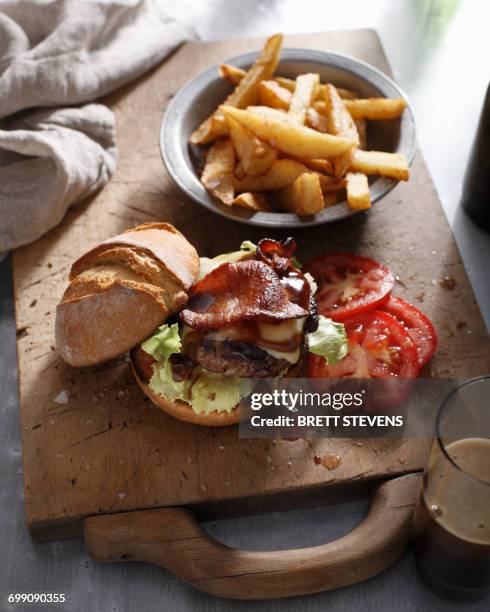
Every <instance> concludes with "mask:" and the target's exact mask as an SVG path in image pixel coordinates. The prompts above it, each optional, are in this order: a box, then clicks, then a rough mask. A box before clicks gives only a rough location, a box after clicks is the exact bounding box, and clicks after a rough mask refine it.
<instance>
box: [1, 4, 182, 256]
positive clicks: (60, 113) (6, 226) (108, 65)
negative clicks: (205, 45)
mask: <svg viewBox="0 0 490 612" xmlns="http://www.w3.org/2000/svg"><path fill="white" fill-rule="evenodd" d="M191 35H192V33H191V31H190V29H189V28H188V27H187V26H185V25H183V24H181V23H178V22H176V21H174V20H172V19H169V18H167V19H166V18H165V16H162V15H161V13H160V12H158V11H157V9H156V8H155V7H154V5H153V3H152V2H151V0H139V1H133V2H132V3H130V4H128V2H127V1H126V2H125V3H123V2H122V1H121V2H113V1H108V0H106V1H101V0H90V1H88V0H51V1H50V2H48V3H47V2H46V1H45V0H15V1H10V0H7V1H5V0H3V1H1V2H0V92H1V95H0V119H1V118H3V120H2V121H0V251H3V250H7V249H12V248H15V247H17V246H20V245H22V244H26V243H28V242H31V241H33V240H35V239H37V238H38V237H40V236H41V235H42V234H44V233H45V232H46V231H47V230H49V229H51V228H52V227H54V226H55V225H57V224H58V223H59V222H60V221H61V219H62V218H63V215H64V214H65V212H66V210H67V208H68V207H69V206H70V205H71V204H74V203H76V202H78V201H80V200H82V199H83V198H85V197H87V196H88V195H90V194H91V193H93V192H94V191H96V190H97V189H100V188H101V187H102V186H103V185H104V184H105V183H106V182H107V181H108V180H109V179H110V177H111V176H112V174H113V173H114V170H115V168H116V164H117V150H116V146H115V125H114V116H113V114H112V112H111V111H110V110H109V109H108V108H106V107H105V106H103V105H101V104H83V105H81V106H80V107H78V108H70V107H69V105H74V104H81V103H85V102H89V101H91V100H94V99H96V98H98V97H100V96H102V95H105V94H107V93H109V92H111V91H113V90H115V89H117V88H119V87H121V86H122V85H124V84H125V83H128V82H130V81H132V80H133V79H135V78H136V77H138V76H139V75H141V74H143V73H144V72H145V71H147V70H148V69H149V68H151V67H152V66H154V65H155V64H157V63H158V62H159V61H161V60H162V59H163V58H164V57H165V56H166V55H167V54H168V53H169V52H170V51H171V50H172V49H174V48H175V47H176V46H177V45H179V44H180V43H181V42H183V41H184V40H186V39H187V38H189V37H190V36H191ZM39 107H42V108H39ZM47 107H65V108H47ZM33 108H35V109H36V110H29V109H33ZM14 114H15V115H14ZM12 115H14V116H12Z"/></svg>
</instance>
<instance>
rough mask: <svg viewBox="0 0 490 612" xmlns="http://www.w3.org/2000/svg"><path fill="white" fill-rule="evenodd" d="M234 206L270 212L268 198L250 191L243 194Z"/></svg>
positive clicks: (236, 199) (235, 200) (234, 201)
mask: <svg viewBox="0 0 490 612" xmlns="http://www.w3.org/2000/svg"><path fill="white" fill-rule="evenodd" d="M233 204H234V205H235V206H240V207H241V208H246V209H247V210H254V211H256V212H267V211H270V206H269V203H268V201H267V196H266V195H265V194H264V193H252V192H250V191H249V192H246V193H241V194H240V195H237V196H236V198H235V199H234V200H233Z"/></svg>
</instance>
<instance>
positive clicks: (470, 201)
mask: <svg viewBox="0 0 490 612" xmlns="http://www.w3.org/2000/svg"><path fill="white" fill-rule="evenodd" d="M461 203H462V206H463V209H464V211H465V212H466V214H467V215H468V216H469V217H470V218H471V219H472V221H473V222H474V223H476V225H478V226H479V227H481V229H483V230H485V231H487V232H490V85H489V87H488V89H487V94H486V96H485V102H484V104H483V109H482V112H481V116H480V122H479V124H478V130H477V132H476V136H475V141H474V142H473V148H472V151H471V155H470V160H469V162H468V167H467V168H466V175H465V178H464V182H463V194H462V201H461Z"/></svg>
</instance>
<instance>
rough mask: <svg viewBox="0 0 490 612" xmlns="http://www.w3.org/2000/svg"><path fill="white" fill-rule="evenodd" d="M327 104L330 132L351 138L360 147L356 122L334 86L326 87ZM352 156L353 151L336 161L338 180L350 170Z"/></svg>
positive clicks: (335, 167) (335, 168)
mask: <svg viewBox="0 0 490 612" xmlns="http://www.w3.org/2000/svg"><path fill="white" fill-rule="evenodd" d="M325 102H326V109H325V111H326V119H327V127H328V131H329V132H330V133H331V134H335V135H336V136H342V137H343V138H349V139H351V140H352V141H354V142H355V145H356V146H359V134H358V132H357V128H356V125H355V123H354V120H353V119H352V117H351V116H350V114H349V111H348V110H347V109H346V107H345V104H344V101H343V100H342V98H341V97H340V96H339V93H338V91H337V90H336V89H335V87H334V86H333V85H330V84H329V85H327V86H326V95H325ZM351 155H352V150H351V151H348V152H347V153H344V154H343V155H339V156H338V157H337V159H336V160H335V161H334V170H335V176H336V177H337V178H339V177H341V176H344V175H345V173H346V172H347V170H348V169H349V166H350V160H351Z"/></svg>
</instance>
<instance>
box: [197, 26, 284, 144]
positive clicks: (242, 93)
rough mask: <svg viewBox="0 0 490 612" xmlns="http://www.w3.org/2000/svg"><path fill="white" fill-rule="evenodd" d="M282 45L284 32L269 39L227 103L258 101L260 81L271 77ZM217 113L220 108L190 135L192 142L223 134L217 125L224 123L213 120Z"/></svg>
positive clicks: (241, 105)
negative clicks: (218, 131) (217, 130)
mask: <svg viewBox="0 0 490 612" xmlns="http://www.w3.org/2000/svg"><path fill="white" fill-rule="evenodd" d="M281 45H282V34H276V35H275V36H271V37H270V38H269V39H267V41H266V43H265V45H264V47H263V49H262V51H261V53H260V55H259V56H258V58H257V59H256V61H255V63H254V64H253V66H252V67H251V68H250V70H248V72H247V73H246V74H245V75H244V76H243V78H242V79H241V80H240V82H239V83H238V85H237V86H236V88H235V89H234V90H233V92H232V93H231V94H230V95H229V96H228V97H227V98H226V100H225V104H226V105H228V106H236V107H238V108H246V107H247V106H250V105H251V104H255V103H256V102H257V100H258V96H259V83H260V81H263V80H264V79H269V78H270V77H271V76H272V74H273V73H274V70H275V69H276V66H277V63H278V61H279V54H280V52H281ZM216 115H218V116H219V115H220V111H219V109H217V110H216V111H215V112H214V113H213V114H212V115H211V117H208V118H207V119H206V120H205V121H204V122H203V123H201V125H200V126H199V127H198V128H197V130H195V132H193V133H192V135H191V137H190V142H191V144H204V143H206V142H211V141H213V140H214V139H216V138H217V137H218V136H220V135H221V133H216V126H217V125H222V124H221V123H219V122H218V123H217V122H216V121H214V123H213V120H212V119H213V117H215V116H216Z"/></svg>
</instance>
